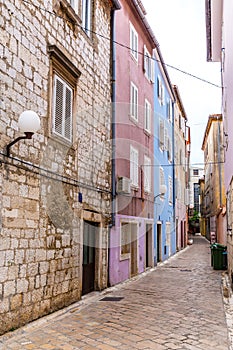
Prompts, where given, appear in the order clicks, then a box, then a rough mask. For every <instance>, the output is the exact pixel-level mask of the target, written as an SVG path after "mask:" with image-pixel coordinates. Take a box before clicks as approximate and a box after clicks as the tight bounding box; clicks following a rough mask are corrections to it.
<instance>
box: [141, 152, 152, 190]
mask: <svg viewBox="0 0 233 350" xmlns="http://www.w3.org/2000/svg"><path fill="white" fill-rule="evenodd" d="M143 171H144V190H145V192H147V193H150V191H151V159H150V158H149V157H147V156H144V166H143Z"/></svg>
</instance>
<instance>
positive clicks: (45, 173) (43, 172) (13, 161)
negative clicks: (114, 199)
mask: <svg viewBox="0 0 233 350" xmlns="http://www.w3.org/2000/svg"><path fill="white" fill-rule="evenodd" d="M0 155H1V156H2V159H1V160H0V163H3V164H6V165H10V166H13V167H16V168H18V169H22V170H24V171H29V172H31V173H33V174H35V175H39V176H42V177H45V178H47V179H50V180H54V181H58V182H62V183H65V184H67V185H72V186H75V187H82V188H87V189H90V190H94V191H96V192H102V193H108V194H111V191H108V190H106V189H103V188H100V187H94V186H91V185H87V184H84V183H82V182H80V181H77V180H76V179H73V178H70V177H68V176H64V175H62V174H58V173H56V172H54V171H52V170H49V169H45V168H42V167H40V166H38V165H35V164H32V163H31V162H27V161H25V160H22V159H18V158H15V157H11V156H10V157H6V155H5V154H4V153H3V152H0ZM25 167H26V168H25Z"/></svg>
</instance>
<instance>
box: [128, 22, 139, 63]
mask: <svg viewBox="0 0 233 350" xmlns="http://www.w3.org/2000/svg"><path fill="white" fill-rule="evenodd" d="M130 53H131V55H132V57H133V58H134V59H135V60H136V61H138V33H137V31H136V29H135V28H134V26H133V25H132V23H130Z"/></svg>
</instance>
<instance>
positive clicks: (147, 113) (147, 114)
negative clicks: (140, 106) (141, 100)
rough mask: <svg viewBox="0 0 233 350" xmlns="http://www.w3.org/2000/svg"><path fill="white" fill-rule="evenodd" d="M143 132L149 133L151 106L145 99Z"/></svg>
mask: <svg viewBox="0 0 233 350" xmlns="http://www.w3.org/2000/svg"><path fill="white" fill-rule="evenodd" d="M144 127H145V130H146V131H147V132H149V133H150V132H151V104H150V102H149V101H148V100H147V99H145V125H144Z"/></svg>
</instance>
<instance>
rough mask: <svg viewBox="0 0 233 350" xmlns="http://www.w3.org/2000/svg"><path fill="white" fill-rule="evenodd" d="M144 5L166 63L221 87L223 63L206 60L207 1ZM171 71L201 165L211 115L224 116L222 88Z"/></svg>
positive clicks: (194, 158)
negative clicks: (204, 139)
mask: <svg viewBox="0 0 233 350" xmlns="http://www.w3.org/2000/svg"><path fill="white" fill-rule="evenodd" d="M142 2H143V5H144V7H145V9H146V11H147V16H146V18H147V20H148V22H149V24H150V26H151V28H152V30H153V32H154V34H155V36H156V38H157V40H158V42H159V45H160V50H161V52H162V56H163V59H164V62H165V63H166V64H168V65H171V66H174V67H176V68H177V69H180V70H183V71H185V72H187V73H190V74H192V75H194V76H197V77H199V78H201V79H203V80H207V81H209V82H211V83H213V84H217V85H219V86H220V85H221V76H220V64H219V63H212V62H207V60H206V32H205V1H204V0H143V1H142ZM167 70H168V73H169V76H170V79H171V82H172V84H174V85H177V86H178V88H179V91H180V95H181V98H182V102H183V105H184V108H185V111H186V114H187V118H188V125H189V126H190V127H191V164H193V165H197V164H198V165H200V166H201V164H202V163H203V152H202V151H201V146H202V141H203V136H204V132H205V128H206V124H207V121H208V116H209V115H210V114H216V113H221V89H220V88H218V87H215V86H213V85H211V84H208V83H206V82H204V81H202V80H199V79H196V78H194V77H191V76H189V75H188V74H184V73H181V72H180V71H179V70H176V69H173V68H169V67H168V66H167Z"/></svg>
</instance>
